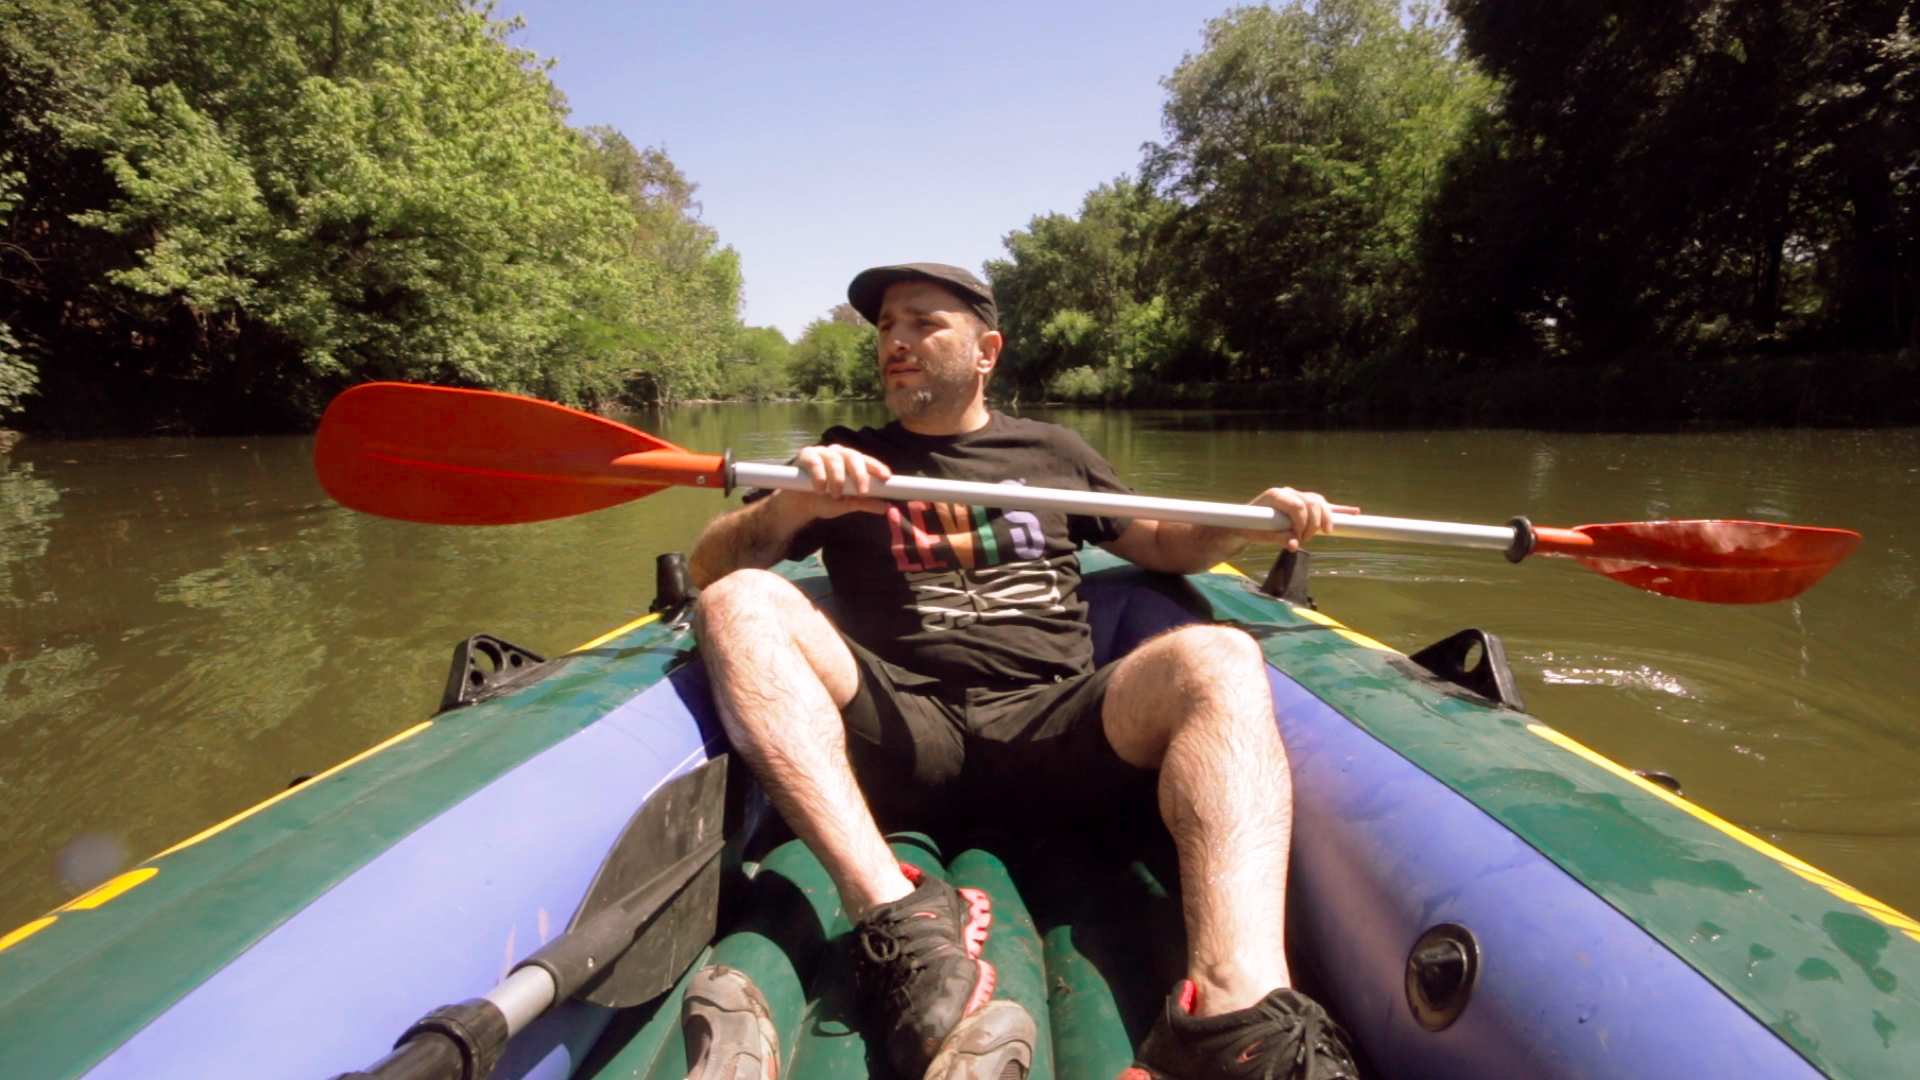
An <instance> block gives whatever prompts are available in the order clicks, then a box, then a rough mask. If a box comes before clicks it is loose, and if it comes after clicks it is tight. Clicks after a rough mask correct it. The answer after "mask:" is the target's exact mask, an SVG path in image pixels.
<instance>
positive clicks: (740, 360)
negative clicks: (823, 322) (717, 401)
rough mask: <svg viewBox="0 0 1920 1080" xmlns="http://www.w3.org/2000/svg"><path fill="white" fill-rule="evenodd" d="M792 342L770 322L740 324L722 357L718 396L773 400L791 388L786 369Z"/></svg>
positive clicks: (750, 399) (784, 394) (737, 398)
mask: <svg viewBox="0 0 1920 1080" xmlns="http://www.w3.org/2000/svg"><path fill="white" fill-rule="evenodd" d="M792 352H793V346H792V345H790V344H788V343H787V336H786V335H785V334H782V333H781V332H780V331H779V330H778V329H777V328H775V327H771V326H748V327H742V328H741V330H740V331H739V333H738V334H737V335H735V337H734V346H733V349H732V350H731V352H730V353H729V355H728V356H727V357H726V358H725V359H724V360H723V361H722V366H721V379H720V388H719V393H718V395H717V396H719V397H723V398H729V399H736V400H746V401H774V400H777V399H779V398H783V397H786V396H787V395H788V394H789V393H791V392H792V376H791V374H790V373H789V372H788V370H787V369H788V365H789V358H790V356H791V354H792Z"/></svg>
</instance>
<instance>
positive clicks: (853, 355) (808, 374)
mask: <svg viewBox="0 0 1920 1080" xmlns="http://www.w3.org/2000/svg"><path fill="white" fill-rule="evenodd" d="M842 306H845V305H842ZM837 310H838V309H836V312H837ZM790 372H791V378H792V380H793V388H794V389H795V390H796V391H798V392H799V393H801V394H805V395H807V396H809V397H814V398H878V397H880V396H881V395H880V353H879V340H878V335H877V334H876V332H875V331H874V328H873V325H872V324H871V323H868V322H867V321H866V320H864V319H861V320H859V321H858V322H857V323H849V322H846V321H843V320H842V319H840V318H836V317H835V316H834V315H833V314H829V315H828V316H827V317H826V318H822V319H815V320H813V321H812V322H810V323H808V324H807V326H806V329H805V330H803V331H802V332H801V334H800V340H799V341H796V342H794V343H793V353H792V361H791V368H790Z"/></svg>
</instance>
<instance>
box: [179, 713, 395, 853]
mask: <svg viewBox="0 0 1920 1080" xmlns="http://www.w3.org/2000/svg"><path fill="white" fill-rule="evenodd" d="M432 726H433V721H431V720H422V721H420V722H419V723H418V724H415V725H413V726H412V727H410V728H408V729H407V730H405V731H403V732H401V733H400V734H398V735H395V736H394V737H393V738H391V739H388V740H387V741H386V742H383V743H380V744H379V745H377V746H372V747H368V748H367V749H365V750H362V751H360V752H359V753H357V754H355V755H353V756H352V757H350V758H348V759H347V760H345V761H343V762H341V763H340V764H338V765H335V766H334V767H333V768H331V769H328V770H327V771H326V772H323V773H320V774H318V775H316V776H315V777H314V778H313V779H312V780H308V781H307V782H306V783H305V784H301V785H300V786H299V787H290V788H288V789H287V790H285V791H283V792H281V793H280V794H278V795H275V796H274V797H273V798H271V799H267V800H265V801H263V802H259V803H255V804H254V805H253V806H250V807H248V808H247V809H245V810H242V811H240V812H239V813H237V814H235V815H233V816H232V817H230V818H228V819H227V820H225V821H223V822H221V823H220V824H218V825H215V826H213V827H211V828H207V829H203V830H201V831H200V832H197V833H194V834H193V835H192V836H189V837H187V838H186V839H185V840H182V841H180V842H179V843H177V844H175V845H173V846H172V847H170V848H168V849H167V850H165V851H163V852H161V853H160V854H159V855H155V856H154V857H153V858H154V859H158V858H162V857H164V856H167V855H171V854H173V853H174V852H176V851H179V850H181V849H183V848H190V847H192V846H193V845H195V844H197V843H199V842H200V841H202V840H205V839H207V838H208V837H210V836H214V835H217V834H219V833H222V832H225V831H226V830H227V829H229V828H231V827H233V826H235V825H238V824H239V823H241V822H242V821H245V820H247V819H248V818H250V817H252V816H253V815H255V814H257V813H259V812H260V811H262V810H265V809H266V808H267V807H269V806H272V805H273V804H274V803H277V802H279V801H280V800H281V799H284V798H286V797H287V796H289V795H292V794H293V793H294V792H296V791H300V790H303V789H304V788H306V787H307V785H308V784H312V783H314V782H315V781H318V780H325V779H326V778H327V777H329V776H332V775H333V774H334V773H337V772H339V771H340V770H341V769H344V768H346V767H347V766H349V765H357V764H359V763H360V762H362V761H365V760H367V759H368V758H370V757H372V756H373V755H375V754H377V753H379V752H380V751H382V750H385V749H386V748H387V747H389V746H393V745H395V744H397V743H401V742H405V741H406V740H408V739H411V738H413V737H414V736H415V735H418V734H420V733H421V732H423V731H425V730H427V729H428V728H430V727H432ZM147 861H148V862H152V861H153V860H152V859H149V860H147Z"/></svg>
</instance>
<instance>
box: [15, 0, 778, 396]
mask: <svg viewBox="0 0 1920 1080" xmlns="http://www.w3.org/2000/svg"><path fill="white" fill-rule="evenodd" d="M0 5H5V6H6V8H8V9H9V10H6V11H4V12H0V25H4V26H5V27H6V36H5V38H4V45H0V47H3V48H4V49H5V59H6V60H7V61H8V63H7V64H6V65H0V66H4V67H6V68H7V69H8V74H7V75H6V76H4V77H0V100H4V102H5V104H6V107H7V109H8V114H7V123H8V124H9V126H10V128H11V129H13V130H15V131H25V132H27V133H28V134H29V135H30V136H31V138H30V139H28V140H27V141H26V142H25V143H24V144H12V143H10V144H9V146H8V149H7V151H6V152H7V153H8V155H9V159H10V162H9V163H5V164H0V171H4V172H5V173H6V174H7V175H8V176H9V177H10V179H9V181H8V182H9V183H10V184H12V188H11V189H10V190H11V191H12V192H13V193H14V206H13V208H12V210H13V212H12V213H11V214H10V215H9V216H8V220H7V222H6V228H7V229H8V232H9V234H10V235H11V236H12V237H14V238H15V243H14V246H12V247H7V248H0V279H3V280H0V318H3V319H5V320H6V321H8V322H10V323H11V324H12V325H13V327H14V329H15V331H16V332H17V333H18V335H19V336H20V337H21V338H22V339H23V340H24V341H25V342H26V343H27V345H28V347H29V348H30V349H31V350H32V351H33V352H34V354H35V355H36V356H49V355H57V356H59V357H60V362H59V363H58V364H55V365H51V366H49V365H47V364H44V363H43V364H42V370H41V373H40V374H41V387H40V395H39V397H38V398H37V399H35V401H36V404H35V405H34V406H33V407H32V410H31V411H30V412H29V414H28V417H29V419H34V418H36V417H37V418H39V420H40V422H42V423H45V424H48V425H52V426H65V427H74V428H79V427H89V426H91V427H100V426H106V427H128V426H155V425H158V426H179V427H191V428H198V429H222V428H225V429H240V430H245V429H259V428H263V427H278V426H296V425H299V424H302V423H307V422H311V419H312V418H313V417H314V416H315V415H317V412H318V409H319V407H320V406H321V405H323V404H324V403H325V401H326V400H327V399H328V398H329V397H330V396H331V394H332V393H333V392H334V391H335V390H337V389H338V388H339V387H341V386H344V385H347V384H349V383H351V382H354V381H359V380H362V379H368V378H406V379H414V380H423V381H434V382H444V383H453V384H458V385H467V386H483V387H492V388H497V389H503V390H513V391H519V392H524V393H533V394H538V395H541V396H545V397H550V398H556V399H559V400H564V401H570V402H575V403H581V404H597V403H601V402H606V401H610V400H612V399H615V398H618V397H622V396H627V397H632V396H644V397H646V398H648V399H650V400H661V399H670V398H671V397H673V396H674V395H675V394H677V393H682V392H700V391H701V390H704V389H706V388H709V387H711V386H712V385H714V384H716V383H717V380H718V377H719V370H720V360H721V358H722V356H723V355H725V354H726V352H727V350H728V349H729V348H730V347H731V343H732V341H733V339H734V335H735V332H736V330H737V328H738V318H737V311H738V303H739V280H740V279H739V266H738V260H737V258H736V257H735V256H734V254H733V252H732V251H731V250H730V249H725V248H720V247H719V246H718V245H717V240H716V238H715V237H714V236H713V233H712V231H711V230H710V229H707V228H706V227H705V226H703V225H701V224H700V223H699V222H698V221H697V210H698V207H697V204H694V203H692V201H691V196H692V192H693V186H692V185H691V184H690V183H689V182H687V180H686V178H685V177H684V176H681V175H680V174H679V173H678V171H677V170H675V169H674V168H673V166H672V163H671V162H670V161H668V160H667V159H666V156H665V155H664V154H663V153H661V152H659V151H655V150H646V151H641V150H636V149H635V148H634V147H632V146H631V144H629V143H628V142H627V141H626V140H625V139H624V138H622V137H620V136H619V135H618V133H616V132H610V131H598V132H588V133H581V132H576V131H574V130H572V129H570V128H569V127H567V125H566V123H565V118H566V108H565V104H564V100H563V99H562V97H561V95H560V94H559V93H558V91H557V90H556V89H555V88H554V86H553V84H552V83H551V82H550V81H549V80H548V78H547V75H546V67H545V66H544V65H543V64H541V63H540V62H539V61H538V60H537V58H535V57H534V56H532V55H531V54H530V53H527V52H526V51H524V50H520V49H515V48H513V47H511V46H510V45H509V44H507V41H506V35H507V34H508V33H509V32H510V31H511V29H512V28H513V26H514V25H515V24H513V23H502V22H496V21H494V20H492V19H491V18H490V17H489V12H488V10H487V9H485V8H478V7H471V6H468V5H467V4H466V3H464V2H462V0H268V2H263V3H254V2H248V3H241V2H239V0H101V2H99V3H94V4H83V3H80V2H79V0H67V2H64V3H63V2H59V0H0ZM21 60H24V63H22V64H21V65H20V66H19V67H15V66H14V65H15V63H16V62H17V61H21Z"/></svg>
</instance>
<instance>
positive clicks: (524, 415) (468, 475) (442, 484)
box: [313, 383, 725, 525]
mask: <svg viewBox="0 0 1920 1080" xmlns="http://www.w3.org/2000/svg"><path fill="white" fill-rule="evenodd" d="M630 455H641V456H640V457H639V458H635V457H632V456H630ZM313 465H314V471H315V472H316V473H318V474H319V476H320V485H321V486H322V487H324V488H326V489H327V494H329V495H331V496H333V497H334V498H335V499H338V500H339V501H340V502H341V503H342V504H343V505H346V506H349V507H352V508H353V509H355V510H360V511H364V512H366V513H369V514H379V515H380V516H382V517H390V518H399V519H401V520H403V521H421V522H427V523H430V524H439V525H513V524H518V523H521V522H527V521H546V520H548V519H551V518H562V517H569V516H571V515H574V514H584V513H587V512H589V511H592V510H601V509H605V508H606V507H609V506H617V505H619V504H620V503H623V502H628V501H630V500H633V499H638V498H641V497H643V496H647V495H651V494H653V493H654V492H656V491H659V490H660V489H661V488H663V487H666V486H668V485H669V484H672V483H676V482H677V483H701V484H707V483H711V484H712V486H714V487H716V488H718V487H720V486H721V485H722V484H724V483H725V481H724V479H723V476H724V470H723V466H722V462H721V459H720V458H719V457H718V456H711V455H699V454H689V453H687V452H686V451H684V450H681V449H680V448H679V447H677V446H674V445H673V444H672V443H669V442H666V441H664V440H662V439H656V438H654V437H653V436H651V435H648V434H646V433H645V432H642V431H635V430H634V429H633V428H630V427H628V426H626V425H625V424H617V423H615V422H613V421H611V420H607V419H604V418H602V417H598V416H594V415H592V414H590V413H583V412H579V411H577V410H575V409H569V408H566V407H564V406H560V405H555V404H552V403H551V402H546V401H539V400H536V399H534V398H525V397H517V396H515V395H512V394H498V393H493V392H491V391H487V390H455V389H449V388H447V387H438V386H416V385H413V384H411V383H367V384H365V385H362V386H356V387H354V388H352V389H351V390H348V391H346V392H345V393H343V394H341V395H340V396H339V397H337V398H334V399H333V403H332V404H331V405H329V406H328V407H327V412H326V415H325V416H323V417H322V418H321V420H320V433H319V437H318V439H317V440H316V442H315V444H314V449H313ZM682 474H684V475H682Z"/></svg>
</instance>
